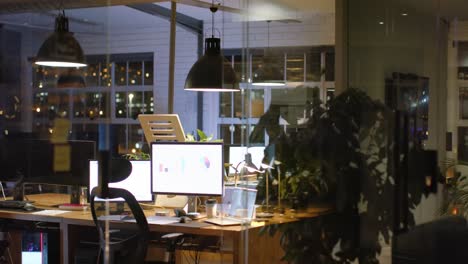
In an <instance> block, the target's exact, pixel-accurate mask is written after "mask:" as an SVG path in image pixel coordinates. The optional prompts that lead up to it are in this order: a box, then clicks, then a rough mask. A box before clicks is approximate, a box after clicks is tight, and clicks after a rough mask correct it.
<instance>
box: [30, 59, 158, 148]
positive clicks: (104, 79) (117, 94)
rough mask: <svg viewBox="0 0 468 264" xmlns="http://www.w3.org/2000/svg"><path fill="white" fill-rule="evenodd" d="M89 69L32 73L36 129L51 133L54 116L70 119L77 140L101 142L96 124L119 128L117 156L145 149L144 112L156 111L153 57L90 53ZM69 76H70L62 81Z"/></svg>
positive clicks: (48, 69) (47, 69)
mask: <svg viewBox="0 0 468 264" xmlns="http://www.w3.org/2000/svg"><path fill="white" fill-rule="evenodd" d="M87 62H88V67H86V68H83V69H80V70H78V69H73V70H66V69H65V70H64V69H59V68H52V67H37V68H35V70H34V71H33V72H34V73H33V87H34V97H33V100H34V107H33V111H34V115H33V118H34V130H35V132H38V133H41V132H44V133H47V131H49V128H51V127H52V125H53V120H54V119H55V118H56V117H63V118H67V119H69V120H71V123H72V131H71V134H72V138H73V139H93V140H97V133H98V130H99V128H98V126H99V124H102V123H106V124H107V123H109V121H110V123H111V124H115V125H113V126H114V129H115V130H116V135H117V138H118V139H119V140H117V141H115V142H118V143H116V144H118V146H117V147H116V148H117V149H118V152H119V153H128V152H130V151H132V149H134V148H141V147H142V145H143V144H142V143H141V142H143V140H144V138H143V133H142V132H141V131H139V130H141V129H140V128H139V124H138V120H137V119H136V118H137V116H138V114H140V113H153V111H154V98H153V90H154V88H153V83H154V82H153V76H154V72H153V71H154V66H153V53H137V54H115V55H110V56H104V55H92V56H88V57H87ZM64 76H66V77H64Z"/></svg>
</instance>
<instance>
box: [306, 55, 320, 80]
mask: <svg viewBox="0 0 468 264" xmlns="http://www.w3.org/2000/svg"><path fill="white" fill-rule="evenodd" d="M306 61H307V66H306V81H309V82H310V81H313V82H318V81H320V77H321V73H320V72H321V66H320V65H321V54H320V51H318V50H311V51H309V52H307V54H306Z"/></svg>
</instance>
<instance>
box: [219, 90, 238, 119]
mask: <svg viewBox="0 0 468 264" xmlns="http://www.w3.org/2000/svg"><path fill="white" fill-rule="evenodd" d="M236 94H239V93H236ZM219 117H232V93H219Z"/></svg>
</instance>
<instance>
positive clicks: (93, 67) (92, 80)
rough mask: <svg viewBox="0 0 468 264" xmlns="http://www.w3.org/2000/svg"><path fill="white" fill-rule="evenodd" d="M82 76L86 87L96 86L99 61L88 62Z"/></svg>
mask: <svg viewBox="0 0 468 264" xmlns="http://www.w3.org/2000/svg"><path fill="white" fill-rule="evenodd" d="M85 69H86V72H85V73H84V76H85V78H86V84H87V85H88V87H93V86H98V75H99V63H88V67H86V68H85Z"/></svg>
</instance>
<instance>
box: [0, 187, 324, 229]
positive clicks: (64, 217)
mask: <svg viewBox="0 0 468 264" xmlns="http://www.w3.org/2000/svg"><path fill="white" fill-rule="evenodd" d="M27 198H28V200H30V201H34V204H35V205H36V207H38V208H40V209H53V210H57V207H56V206H57V205H58V204H64V203H68V201H69V196H68V195H67V194H57V193H47V194H33V195H28V196H27ZM331 211H332V209H331V208H330V207H328V206H319V207H314V208H311V209H309V210H308V211H307V212H301V213H294V214H289V215H282V216H280V215H275V216H274V217H273V218H270V219H266V220H265V221H252V222H251V224H250V225H239V226H217V225H209V226H206V227H193V226H190V225H189V224H188V225H187V226H184V225H183V224H177V225H171V224H169V225H158V224H152V223H150V224H149V225H150V230H151V231H154V230H156V229H158V230H160V231H162V232H164V231H165V230H161V228H162V227H163V226H168V229H169V230H167V231H170V232H172V231H174V228H177V229H184V230H185V229H187V230H186V231H188V230H190V232H189V233H198V232H196V231H195V230H193V229H203V231H202V232H203V234H205V235H206V234H207V232H208V233H213V234H212V235H216V234H219V231H225V232H239V231H244V230H245V229H246V228H257V227H261V226H264V225H266V224H270V223H274V224H282V223H288V222H294V221H298V220H300V219H301V218H313V217H317V216H320V215H324V214H328V213H330V212H331ZM155 212H156V208H155V209H149V210H148V209H146V210H144V213H145V214H146V215H147V216H152V215H155ZM0 217H1V218H11V219H18V220H29V221H47V222H56V223H61V222H67V223H68V224H76V225H90V226H91V225H94V223H93V219H92V216H91V211H90V210H89V209H88V210H83V211H67V212H65V213H62V214H55V215H43V214H34V213H31V212H19V211H9V210H0ZM200 221H203V219H201V220H200ZM163 229H164V228H163ZM181 232H182V230H181Z"/></svg>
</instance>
